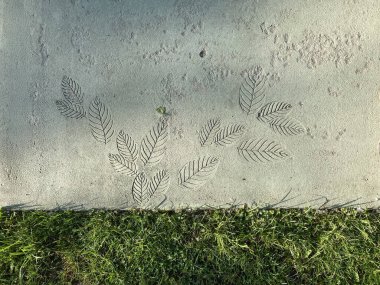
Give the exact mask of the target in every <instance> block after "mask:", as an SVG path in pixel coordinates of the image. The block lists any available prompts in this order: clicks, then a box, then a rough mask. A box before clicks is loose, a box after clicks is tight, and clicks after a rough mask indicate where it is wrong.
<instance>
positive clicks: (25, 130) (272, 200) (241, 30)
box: [0, 0, 380, 209]
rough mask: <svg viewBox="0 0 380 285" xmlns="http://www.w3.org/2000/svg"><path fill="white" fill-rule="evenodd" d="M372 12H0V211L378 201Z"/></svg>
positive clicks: (375, 20)
mask: <svg viewBox="0 0 380 285" xmlns="http://www.w3.org/2000/svg"><path fill="white" fill-rule="evenodd" d="M379 31H380V1H374V0H373V1H370V0H361V1H356V0H345V1H341V0H336V1H333V0H331V1H315V0H306V1H305V0H285V1H275V0H271V1H269V0H268V1H248V0H238V1H229V0H222V1H205V0H200V1H188V0H178V1H169V0H162V1H140V0H136V1H116V0H114V1H110V0H109V1H106V0H98V1H84V0H83V1H79V0H77V1H75V0H71V1H69V0H65V1H58V0H49V1H47V0H46V1H33V0H25V1H21V0H12V1H11V0H2V1H0V66H1V69H0V72H1V74H0V75H1V80H0V90H1V93H0V108H1V110H0V134H1V136H0V139H1V141H0V146H1V149H0V183H1V184H0V206H3V207H13V208H42V209H57V208H60V209H61V208H62V209H89V208H118V209H128V208H155V209H158V208H159V209H172V208H175V209H180V208H188V207H189V208H200V207H230V206H240V205H244V204H248V205H249V206H258V207H308V206H311V207H315V208H321V209H324V208H333V207H342V206H353V207H379V205H380V202H379V199H380V175H379V174H380V173H379V170H380V97H379V96H380V33H379Z"/></svg>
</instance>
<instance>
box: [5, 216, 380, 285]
mask: <svg viewBox="0 0 380 285" xmlns="http://www.w3.org/2000/svg"><path fill="white" fill-rule="evenodd" d="M379 241H380V216H379V214H378V213H376V212H374V211H372V212H370V211H368V212H358V211H355V210H344V209H343V210H339V211H327V212H316V211H314V210H253V209H252V210H251V209H241V210H230V211H223V210H213V211H197V212H190V211H182V212H176V213H175V212H159V213H154V212H139V211H128V212H112V211H91V212H71V211H68V212H42V211H26V212H8V211H5V210H3V211H2V212H0V284H91V285H92V284H334V285H336V284H380V242H379Z"/></svg>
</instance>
